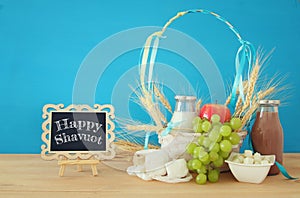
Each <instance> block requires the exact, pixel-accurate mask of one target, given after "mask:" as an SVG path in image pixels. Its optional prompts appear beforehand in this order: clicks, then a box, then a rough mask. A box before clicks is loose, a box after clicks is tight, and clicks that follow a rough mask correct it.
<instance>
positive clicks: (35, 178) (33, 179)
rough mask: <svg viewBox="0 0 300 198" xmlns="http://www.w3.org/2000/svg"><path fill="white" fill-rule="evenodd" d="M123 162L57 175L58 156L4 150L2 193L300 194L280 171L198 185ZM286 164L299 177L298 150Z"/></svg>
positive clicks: (2, 197) (3, 197)
mask: <svg viewBox="0 0 300 198" xmlns="http://www.w3.org/2000/svg"><path fill="white" fill-rule="evenodd" d="M127 163H128V161H127ZM107 164H109V166H108V165H107ZM125 164H126V162H124V161H123V162H122V160H119V161H118V159H116V160H115V161H111V162H106V164H104V162H102V163H100V164H99V165H98V166H97V169H98V173H99V175H98V176H95V177H94V176H92V173H91V170H90V167H89V166H85V167H84V168H83V172H77V171H76V168H74V167H73V166H69V167H67V168H66V171H65V175H64V176H63V177H59V176H58V171H59V166H58V165H57V161H44V160H42V159H41V158H40V156H39V155H5V154H2V155H0V198H7V197H8V198H9V197H16V198H18V197H22V198H23V197H32V198H35V197H39V198H41V197H52V198H58V197H71V198H77V197H84V198H87V197H91V198H92V197H119V198H120V197H121V198H125V197H141V198H145V197H153V198H158V197H164V198H165V197H190V196H194V197H196V196H197V197H201V196H204V197H207V198H210V197H242V198H246V197H251V198H253V197H254V198H260V197H263V198H269V197H270V198H274V197H297V198H299V197H300V181H299V180H294V181H293V180H286V179H285V178H284V177H283V176H282V175H277V176H270V177H267V178H266V180H265V181H264V182H263V183H262V184H250V183H240V182H237V181H236V180H235V179H234V177H233V176H232V175H231V173H230V172H227V173H222V174H221V177H220V181H219V182H218V183H208V184H206V185H197V184H196V183H195V182H194V181H190V182H188V183H177V184H167V183H162V182H159V181H143V180H141V179H139V178H137V177H134V176H129V175H127V173H126V172H125V171H123V170H122V169H124V166H125ZM284 164H285V167H286V168H287V169H288V171H289V173H290V174H291V175H294V176H297V177H299V176H300V154H285V155H284ZM112 167H114V168H112ZM120 169H121V170H120Z"/></svg>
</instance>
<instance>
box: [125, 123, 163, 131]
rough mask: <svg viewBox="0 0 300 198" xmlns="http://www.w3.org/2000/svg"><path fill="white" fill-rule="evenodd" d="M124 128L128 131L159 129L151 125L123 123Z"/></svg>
mask: <svg viewBox="0 0 300 198" xmlns="http://www.w3.org/2000/svg"><path fill="white" fill-rule="evenodd" d="M125 128H126V129H127V130H130V131H159V130H160V128H159V127H157V126H153V125H148V124H142V125H131V124H127V125H125Z"/></svg>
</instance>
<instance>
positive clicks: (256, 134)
mask: <svg viewBox="0 0 300 198" xmlns="http://www.w3.org/2000/svg"><path fill="white" fill-rule="evenodd" d="M279 104H280V101H279V100H260V101H259V109H258V111H257V113H256V120H255V122H254V125H253V127H252V131H251V138H252V144H253V148H254V150H255V151H256V152H259V153H261V154H264V155H273V154H274V155H276V159H275V160H276V161H277V162H279V163H280V164H282V153H283V131H282V127H281V124H280V120H279V116H278V105H279ZM278 173H279V169H278V167H277V166H276V165H275V164H274V165H273V166H272V167H271V169H270V171H269V175H277V174H278Z"/></svg>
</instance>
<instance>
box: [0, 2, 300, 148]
mask: <svg viewBox="0 0 300 198" xmlns="http://www.w3.org/2000/svg"><path fill="white" fill-rule="evenodd" d="M195 8H204V9H209V10H212V11H215V12H217V13H219V14H220V15H222V16H225V17H226V18H227V19H229V20H230V22H231V23H232V24H234V26H235V27H237V28H238V30H239V32H240V33H241V34H242V35H243V37H244V38H246V39H247V40H249V41H251V42H252V43H253V44H254V45H255V46H262V47H263V48H264V49H265V50H266V51H270V50H271V49H272V48H273V47H276V50H275V52H274V53H273V57H272V60H271V63H270V65H269V66H268V67H267V68H265V69H264V72H265V74H268V75H269V76H272V75H274V74H275V73H276V72H279V73H281V74H289V77H288V79H287V81H286V83H287V84H290V85H291V87H292V89H291V90H290V91H289V92H287V94H286V95H290V97H289V98H288V99H286V100H285V101H286V103H287V105H284V106H282V107H280V117H281V122H282V125H283V128H284V133H285V147H284V150H285V152H300V146H299V140H300V133H299V130H298V128H299V127H298V120H299V118H300V111H299V110H300V108H299V106H300V78H299V71H300V69H299V68H300V59H299V55H300V3H299V1H297V0H276V1H271V0H265V1H260V0H252V1H246V0H227V1H216V0H214V1H204V0H198V1H192V0H190V1H184V0H164V1H161V0H151V1H141V0H127V1H121V0H110V1H99V0H98V1H96V0H89V1H84V0H72V1H71V0H26V1H25V0H0V65H1V72H0V90H1V97H0V101H1V102H0V107H1V108H0V109H1V113H0V135H1V137H0V153H39V152H40V145H41V144H42V141H41V138H40V137H41V133H42V130H41V124H42V122H43V120H42V118H41V114H42V107H43V105H45V104H47V103H54V104H57V103H64V104H66V105H68V104H71V103H72V102H73V101H72V94H73V86H74V82H75V78H76V74H77V72H78V70H79V68H80V65H81V63H82V62H83V60H84V58H85V57H86V56H87V55H88V53H89V52H90V51H91V50H92V49H93V48H94V47H95V46H96V45H97V44H99V43H100V42H101V41H103V40H104V39H106V38H108V37H110V36H111V35H113V34H116V33H118V32H120V31H124V30H127V29H130V28H136V27H143V26H162V25H163V24H164V23H165V22H166V21H167V20H168V19H169V18H170V17H172V16H174V15H175V14H176V13H177V12H178V11H182V10H187V9H195ZM172 28H174V29H177V30H180V31H182V32H184V33H186V34H188V35H190V36H191V37H193V38H194V39H196V40H197V41H199V42H200V43H201V44H202V45H203V46H204V47H205V48H206V49H207V50H208V51H209V53H210V54H211V56H212V57H213V58H214V60H215V62H216V64H217V65H218V67H219V69H220V71H221V73H222V75H223V78H224V79H226V80H225V81H228V79H229V81H230V78H232V77H233V74H234V66H233V62H234V56H235V52H236V50H237V47H238V46H239V44H238V42H236V40H235V38H234V35H233V34H232V33H231V32H230V31H229V30H228V29H226V28H224V25H223V24H222V25H220V22H217V21H216V20H214V19H212V18H210V17H207V16H200V15H198V16H197V15H191V16H186V18H185V19H181V20H180V21H177V22H176V23H174V24H172ZM145 39H146V37H145ZM163 54H164V53H163V52H162V56H160V57H158V59H159V61H160V62H163V63H168V64H174V67H178V68H179V69H180V67H182V65H181V66H178V64H176V63H177V62H178V60H176V58H174V59H173V58H172V57H171V56H169V55H168V54H167V53H166V55H165V56H163ZM138 56H139V52H138V51H133V52H132V53H128V56H124V57H120V58H119V59H116V60H115V62H114V63H112V65H111V66H109V68H108V69H106V70H105V72H106V74H105V75H104V76H103V78H104V79H106V80H102V81H101V79H100V81H99V84H98V89H99V90H97V94H96V96H95V101H94V102H95V103H100V104H103V103H110V102H111V101H110V98H111V94H112V90H113V88H112V87H113V85H114V83H115V82H116V79H118V77H119V76H121V75H122V73H124V71H126V70H130V67H131V66H132V65H136V64H137V61H138ZM118 63H120V64H122V66H120V64H119V66H118V67H117V66H116V65H118ZM182 64H184V63H183V62H182ZM186 75H187V78H188V77H189V76H188V75H189V74H186ZM190 75H192V74H190ZM87 78H88V76H87ZM110 78H111V81H109V79H110ZM193 78H194V77H193ZM108 81H109V82H108ZM286 95H285V93H283V94H281V97H282V98H281V99H284V98H285V97H286ZM82 102H84V100H83V101H82Z"/></svg>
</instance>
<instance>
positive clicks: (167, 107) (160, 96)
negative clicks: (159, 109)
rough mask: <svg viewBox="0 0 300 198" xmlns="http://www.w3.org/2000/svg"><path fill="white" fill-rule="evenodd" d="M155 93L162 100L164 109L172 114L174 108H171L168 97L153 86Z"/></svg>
mask: <svg viewBox="0 0 300 198" xmlns="http://www.w3.org/2000/svg"><path fill="white" fill-rule="evenodd" d="M153 91H154V94H155V96H156V97H157V98H158V99H159V100H160V102H161V103H162V104H163V105H164V107H165V108H166V109H167V110H168V111H169V112H170V113H173V111H172V107H171V105H170V103H169V101H168V100H167V99H166V97H165V96H164V94H162V93H161V92H160V91H159V89H158V88H157V87H156V86H155V85H153Z"/></svg>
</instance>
